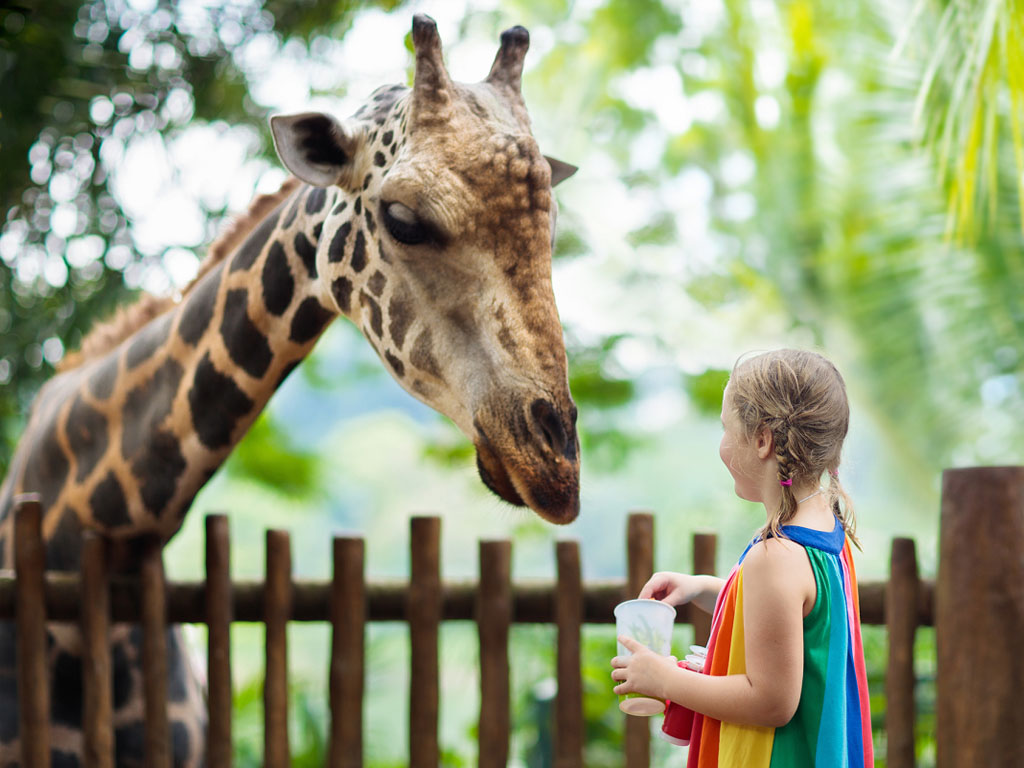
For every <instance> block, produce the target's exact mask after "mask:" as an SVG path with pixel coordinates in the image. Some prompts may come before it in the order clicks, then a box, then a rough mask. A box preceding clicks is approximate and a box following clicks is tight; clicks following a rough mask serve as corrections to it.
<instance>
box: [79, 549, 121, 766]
mask: <svg viewBox="0 0 1024 768" xmlns="http://www.w3.org/2000/svg"><path fill="white" fill-rule="evenodd" d="M81 573H82V602H81V606H82V617H81V625H82V730H83V734H82V735H83V741H84V747H85V752H84V757H85V765H86V768H113V767H114V731H113V725H112V719H113V692H112V690H111V667H110V587H109V584H108V572H107V542H106V540H105V539H104V538H103V537H102V536H100V535H99V534H98V533H95V532H91V531H90V532H86V533H85V534H84V535H83V537H82V569H81Z"/></svg>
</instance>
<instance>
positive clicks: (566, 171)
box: [544, 155, 579, 187]
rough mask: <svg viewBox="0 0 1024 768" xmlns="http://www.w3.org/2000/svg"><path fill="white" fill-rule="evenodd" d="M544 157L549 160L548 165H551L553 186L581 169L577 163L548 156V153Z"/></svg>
mask: <svg viewBox="0 0 1024 768" xmlns="http://www.w3.org/2000/svg"><path fill="white" fill-rule="evenodd" d="M544 159H545V160H547V161H548V165H550V166H551V186H552V187H553V186H555V185H556V184H559V183H561V182H563V181H565V180H566V179H568V178H569V177H570V176H572V175H573V174H574V173H576V171H578V170H579V168H577V167H576V166H575V165H571V164H570V163H563V162H562V161H561V160H556V159H555V158H553V157H548V156H547V155H544Z"/></svg>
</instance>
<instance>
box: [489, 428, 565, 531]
mask: <svg viewBox="0 0 1024 768" xmlns="http://www.w3.org/2000/svg"><path fill="white" fill-rule="evenodd" d="M475 426H476V432H477V440H475V441H474V442H475V444H476V466H477V471H478V472H479V473H480V480H481V481H482V482H483V484H484V485H485V486H487V488H489V489H490V490H491V491H492V492H493V493H494V494H495V495H497V496H498V497H499V498H501V499H503V500H504V501H507V502H508V503H509V504H513V505H514V506H517V507H529V508H530V509H532V510H533V511H534V512H536V513H537V514H538V515H539V516H540V517H541V518H543V519H544V520H547V521H548V522H550V523H554V524H556V525H566V524H568V523H571V522H572V521H573V520H575V519H576V516H577V515H578V514H579V511H580V495H579V462H578V461H575V460H572V461H570V460H566V458H565V457H553V458H552V457H547V458H546V459H545V458H542V457H540V456H537V457H531V456H530V455H529V454H526V453H524V452H521V451H514V452H513V453H514V455H506V456H504V457H502V456H501V455H500V454H499V452H498V451H497V450H496V447H495V445H494V443H493V442H492V441H491V440H490V439H488V437H487V435H486V433H485V432H484V431H483V429H481V427H480V424H479V423H476V425H475Z"/></svg>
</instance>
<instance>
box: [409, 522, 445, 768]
mask: <svg viewBox="0 0 1024 768" xmlns="http://www.w3.org/2000/svg"><path fill="white" fill-rule="evenodd" d="M409 545H410V547H411V549H412V551H411V553H410V554H411V558H410V564H409V565H410V583H409V593H408V595H409V596H408V602H407V603H406V614H407V616H408V617H409V650H410V655H409V656H410V664H411V669H410V670H409V765H410V767H411V768H437V766H438V765H440V763H441V749H440V745H439V742H438V735H437V727H438V720H439V715H440V680H439V675H440V673H439V670H438V631H439V628H440V626H441V597H442V595H441V520H440V519H439V518H437V517H414V518H412V520H411V524H410V544H409Z"/></svg>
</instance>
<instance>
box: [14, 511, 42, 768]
mask: <svg viewBox="0 0 1024 768" xmlns="http://www.w3.org/2000/svg"><path fill="white" fill-rule="evenodd" d="M42 525H43V511H42V507H41V506H40V504H39V500H38V498H36V497H35V496H32V497H30V498H29V497H26V498H24V499H23V500H21V502H20V503H18V504H17V506H16V507H15V510H14V572H15V574H16V575H17V580H16V582H15V616H16V630H15V631H16V633H17V635H16V639H17V644H18V645H17V648H18V650H17V659H18V672H17V674H18V709H19V714H20V722H21V764H22V765H23V766H25V768H49V766H50V696H49V691H50V683H49V675H48V674H47V672H46V608H45V602H44V600H43V571H44V569H45V567H46V560H45V558H46V553H45V549H44V547H43V535H42Z"/></svg>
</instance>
